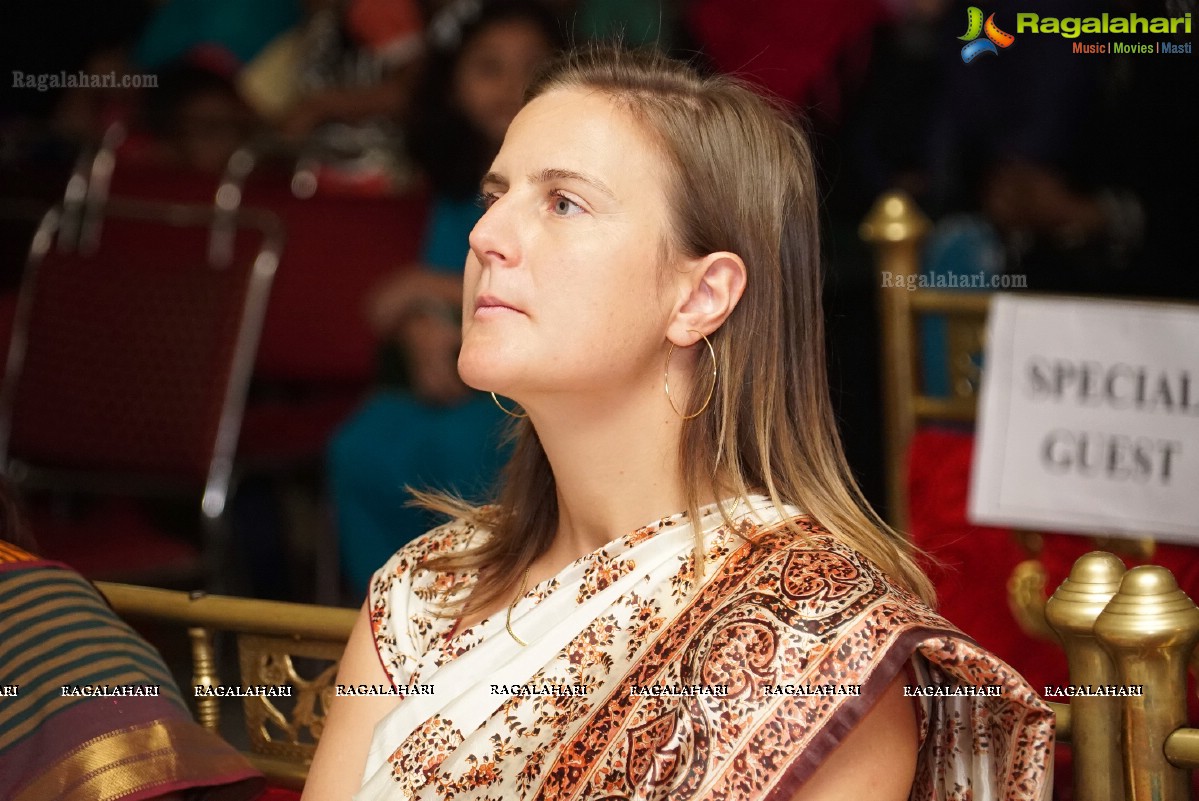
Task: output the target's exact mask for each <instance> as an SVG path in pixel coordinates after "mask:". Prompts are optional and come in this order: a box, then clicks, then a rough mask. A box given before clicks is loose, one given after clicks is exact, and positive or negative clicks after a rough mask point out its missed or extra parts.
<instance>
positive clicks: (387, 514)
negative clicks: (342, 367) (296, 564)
mask: <svg viewBox="0 0 1199 801" xmlns="http://www.w3.org/2000/svg"><path fill="white" fill-rule="evenodd" d="M479 214H480V211H479V208H478V206H477V205H476V204H475V203H474V202H473V201H461V200H453V199H450V198H444V197H442V198H438V199H436V200H435V201H434V204H433V209H432V212H431V214H430V218H429V224H428V227H427V228H426V230H425V247H424V251H423V253H422V260H423V261H424V263H425V264H426V265H428V266H429V267H431V268H432V269H434V270H437V271H439V272H446V273H458V274H461V272H462V266H463V263H464V262H465V260H466V249H467V244H466V242H467V236H468V235H469V234H470V230H471V228H473V227H474V224H475V222H477V221H478V219H479ZM505 419H506V418H505V416H504V413H503V412H502V411H500V410H499V408H498V407H497V406H496V405H495V404H494V403H493V402H492V400H491V396H490V395H488V394H486V393H482V392H475V393H471V395H470V397H469V398H467V399H466V400H464V401H462V402H461V403H458V404H456V405H453V406H432V405H430V404H427V403H425V402H423V401H421V400H419V399H418V398H416V397H415V396H413V395H412V394H411V393H409V392H407V391H405V390H403V389H387V390H384V391H380V392H377V393H376V394H374V395H373V396H372V397H370V398H369V399H368V400H367V401H366V403H365V404H364V405H363V406H362V407H361V408H360V409H358V411H357V412H355V413H354V414H353V415H352V416H351V417H350V418H349V419H348V420H346V421H345V422H344V423H343V424H342V425H341V426H340V427H339V428H338V430H337V431H336V432H334V435H333V439H332V440H331V442H330V445H329V452H328V467H329V481H330V488H331V491H332V495H333V506H334V512H335V517H336V523H337V534H338V546H339V550H340V554H341V565H342V571H343V573H344V574H345V577H346V579H347V580H348V581H349V583H350V586H351V588H352V589H353V590H354V592H356V593H359V594H361V593H364V592H365V591H366V587H367V583H368V582H369V580H370V577H371V574H372V573H373V572H374V571H375V570H376V569H378V567H379V565H381V564H383V563H384V562H385V561H387V559H388V558H389V557H390V556H391V555H392V554H393V553H395V551H396V549H398V548H399V547H400V546H401V545H403V544H404V543H406V542H408V541H409V540H411V539H412V538H413V537H416V536H417V535H418V534H422V533H424V532H425V531H428V530H429V529H430V528H433V527H434V526H436V525H439V524H440V523H442V522H444V521H443V520H439V519H437V518H436V517H435V516H434V515H432V514H431V513H429V512H426V511H425V510H423V509H415V508H412V507H410V506H407V505H406V504H407V502H408V500H409V496H408V493H407V492H406V491H405V487H415V488H423V489H441V490H448V491H450V492H453V493H455V494H459V495H462V496H465V497H467V498H469V499H471V500H483V499H484V498H486V497H487V495H488V492H489V490H490V489H491V488H492V487H493V486H494V485H495V481H496V479H497V477H498V475H499V472H500V468H501V467H502V466H503V463H504V462H505V461H506V459H507V455H508V453H507V448H506V446H505V445H504V444H503V441H502V440H503V436H502V435H503V425H504V420H505Z"/></svg>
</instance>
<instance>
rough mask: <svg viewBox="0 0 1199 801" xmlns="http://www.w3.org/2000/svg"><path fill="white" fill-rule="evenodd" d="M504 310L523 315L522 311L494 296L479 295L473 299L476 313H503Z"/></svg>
mask: <svg viewBox="0 0 1199 801" xmlns="http://www.w3.org/2000/svg"><path fill="white" fill-rule="evenodd" d="M505 310H506V311H513V312H518V313H520V314H524V310H523V309H519V308H517V307H516V306H513V305H512V304H511V303H509V302H508V301H506V300H502V299H500V298H497V297H496V296H495V295H479V297H477V298H475V311H476V312H480V311H484V312H488V311H494V312H498V311H505Z"/></svg>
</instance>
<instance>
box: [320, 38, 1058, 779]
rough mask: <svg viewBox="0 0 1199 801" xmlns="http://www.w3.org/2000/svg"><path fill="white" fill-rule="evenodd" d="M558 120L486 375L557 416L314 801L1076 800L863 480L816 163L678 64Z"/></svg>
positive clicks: (405, 628)
mask: <svg viewBox="0 0 1199 801" xmlns="http://www.w3.org/2000/svg"><path fill="white" fill-rule="evenodd" d="M527 97H528V98H529V99H528V101H527V103H526V105H525V106H524V108H523V109H522V110H521V112H520V113H519V114H518V115H517V117H516V118H515V120H514V121H513V123H512V126H511V127H510V128H509V130H508V134H507V137H506V138H505V140H504V144H503V146H502V148H501V149H500V153H499V155H498V156H497V158H496V160H495V162H494V163H493V165H492V167H491V170H490V171H489V172H488V174H487V175H486V176H485V177H484V179H483V183H482V189H483V193H484V196H485V198H486V202H487V212H486V213H485V214H484V216H483V218H482V219H481V220H480V222H479V223H478V225H476V226H475V228H474V230H473V232H472V233H471V237H470V252H469V254H468V256H467V263H466V279H465V288H464V298H463V310H464V324H463V344H462V350H461V354H460V356H459V360H458V366H459V371H460V373H461V375H462V378H463V380H464V381H466V383H467V384H469V385H471V386H473V387H477V388H479V389H483V390H489V391H493V392H495V393H496V394H497V396H498V395H505V396H507V397H508V398H510V399H511V400H509V401H507V403H510V404H511V403H512V402H513V401H515V402H516V403H518V404H519V406H520V409H523V411H518V410H516V409H512V411H513V413H514V414H520V415H527V417H526V418H522V419H521V420H520V421H519V422H518V423H517V430H516V443H515V450H514V453H513V456H512V459H511V460H510V462H509V464H508V468H507V473H506V476H505V484H504V487H503V489H502V493H501V495H500V496H499V498H498V501H497V503H496V504H495V505H493V506H489V507H484V508H481V509H475V508H470V507H467V506H465V505H457V506H456V507H455V506H454V505H453V504H450V503H448V502H447V501H445V500H444V499H437V498H429V499H427V500H429V501H431V502H433V503H436V504H438V505H439V507H440V508H443V509H446V510H452V511H454V512H455V513H456V514H457V515H458V516H459V520H457V521H456V522H454V523H451V524H449V525H447V526H444V527H442V528H439V529H436V530H434V531H432V532H430V533H429V534H427V535H426V536H424V537H422V538H420V539H418V540H416V541H414V542H413V543H411V544H409V545H408V546H405V547H404V548H403V549H401V550H400V551H399V552H398V553H397V554H396V555H395V556H394V557H393V558H392V559H391V560H390V561H389V562H388V563H387V564H386V565H385V566H384V567H383V568H382V569H381V570H380V571H379V572H378V573H376V575H375V578H374V580H373V581H372V585H371V592H370V597H369V598H368V601H367V604H366V606H365V607H364V609H363V615H362V617H361V619H360V620H359V624H358V627H357V628H356V630H355V632H354V633H353V634H352V635H351V639H350V642H349V644H348V646H347V650H346V654H345V657H344V659H343V662H342V666H341V673H340V679H339V681H340V682H342V683H345V684H354V685H381V686H384V687H391V686H395V687H399V688H400V689H401V690H402V691H403V692H404V693H406V695H404V696H402V697H401V696H383V695H379V696H368V695H367V696H364V695H358V696H354V697H353V698H342V699H339V701H338V702H337V703H335V704H334V706H333V708H332V710H331V712H330V715H329V720H328V726H327V728H326V731H325V734H324V737H323V738H322V742H321V747H320V749H319V750H318V753H317V755H316V759H315V760H314V762H313V766H312V772H311V774H310V781H309V786H308V788H307V790H306V796H305V797H306V798H309V799H344V798H349V797H350V796H351V795H352V794H353V793H354V791H355V790H356V789H359V787H358V786H359V784H360V781H359V779H360V778H361V779H362V782H361V785H362V786H361V789H360V791H359V792H358V795H357V796H355V797H356V798H357V799H367V800H369V801H374V799H406V798H420V799H433V798H452V799H467V798H469V799H498V798H545V799H565V798H581V799H600V798H605V799H607V798H639V799H641V798H645V799H675V798H702V799H725V798H729V799H732V798H741V799H797V800H799V799H803V800H804V801H807V800H810V799H845V798H869V799H877V800H878V801H888V799H901V798H908V797H909V795H910V796H911V797H915V798H934V797H935V798H967V797H973V798H975V799H981V798H1004V799H1007V798H1038V797H1047V792H1048V782H1047V776H1046V774H1047V772H1048V765H1049V762H1048V752H1049V750H1050V749H1051V743H1052V736H1053V735H1052V727H1053V722H1052V714H1051V713H1050V712H1049V710H1048V709H1047V708H1046V707H1045V706H1044V704H1043V703H1041V702H1040V701H1039V700H1038V699H1037V698H1036V696H1035V694H1034V693H1033V691H1032V690H1031V689H1030V688H1029V687H1028V686H1027V685H1026V684H1025V683H1024V682H1023V680H1022V679H1020V677H1019V676H1017V675H1016V674H1015V673H1013V672H1012V671H1011V669H1010V668H1008V667H1007V666H1006V665H1004V664H1003V663H1002V662H999V661H998V660H997V659H995V658H994V657H992V656H991V655H989V654H987V653H986V652H984V651H982V650H981V649H979V648H978V647H977V646H975V645H974V644H973V643H972V641H970V640H969V639H968V638H966V637H965V636H964V635H962V634H961V633H960V632H958V631H957V630H956V629H954V628H953V627H952V625H950V624H949V623H947V622H946V621H945V620H943V619H941V618H939V617H937V616H936V615H935V614H934V613H933V612H932V611H930V610H929V608H928V607H927V606H926V605H925V603H924V602H922V601H921V600H920V598H921V597H925V598H927V597H928V595H929V589H928V583H927V580H926V579H925V578H924V577H923V575H922V574H921V573H920V571H919V570H918V568H917V567H916V566H915V565H914V563H913V561H912V559H911V554H910V553H909V550H908V548H907V546H906V544H905V542H904V540H903V539H902V538H900V537H899V536H897V535H895V534H894V533H893V532H890V531H889V530H888V529H887V528H886V527H885V525H884V524H883V523H882V522H881V521H879V520H878V518H877V517H876V516H875V515H874V514H873V513H872V512H870V511H869V509H868V507H867V506H866V505H865V503H864V502H863V501H862V499H861V497H860V494H859V493H858V491H857V490H856V488H855V486H854V484H853V481H852V478H851V477H850V475H849V471H848V470H847V468H846V466H845V461H844V458H843V456H842V454H841V450H840V446H839V443H838V440H837V435H836V430H835V427H834V423H833V420H832V417H831V414H830V412H829V399H828V393H827V386H826V381H825V375H824V364H823V357H822V353H823V340H822V328H821V319H820V293H819V286H820V281H819V274H818V269H817V267H818V264H819V255H818V252H817V233H816V232H817V217H816V214H817V212H816V205H815V193H814V190H813V186H814V182H813V178H812V170H811V152H810V150H809V148H808V145H807V143H806V141H805V139H804V137H803V136H802V135H801V134H800V133H799V132H797V131H796V130H795V129H794V127H792V126H791V125H790V124H789V123H788V122H786V120H785V117H784V115H783V114H782V113H780V112H779V111H778V110H776V109H773V108H772V107H771V106H770V105H769V104H768V103H766V102H764V101H763V100H761V99H760V98H759V97H757V96H756V95H754V94H753V93H752V92H750V91H749V90H747V89H745V88H744V87H742V86H741V85H739V84H738V83H736V82H735V81H733V80H731V79H728V78H723V77H714V78H701V77H699V76H697V75H695V74H694V73H693V72H692V71H691V70H689V69H688V68H686V67H684V66H682V65H679V64H676V63H673V62H669V61H666V60H663V59H661V58H658V57H654V56H641V55H634V54H628V53H622V52H619V51H603V50H600V51H595V52H592V53H590V54H586V55H582V56H577V57H575V58H573V59H566V60H564V61H562V62H560V63H558V64H557V65H556V66H554V67H553V68H552V69H550V70H549V71H548V72H547V73H545V74H544V75H543V76H542V77H541V78H540V79H538V80H537V81H535V83H534V84H533V86H532V87H531V88H530V90H529V92H528V93H527ZM683 510H686V511H683ZM647 521H651V522H647ZM974 687H979V688H980V689H979V690H974V689H973V688H974ZM930 688H931V689H930ZM991 688H993V689H991ZM397 692H398V691H397ZM988 692H991V693H995V694H994V695H978V694H975V693H988ZM925 693H939V694H937V695H934V696H929V695H925ZM946 693H955V694H953V695H946Z"/></svg>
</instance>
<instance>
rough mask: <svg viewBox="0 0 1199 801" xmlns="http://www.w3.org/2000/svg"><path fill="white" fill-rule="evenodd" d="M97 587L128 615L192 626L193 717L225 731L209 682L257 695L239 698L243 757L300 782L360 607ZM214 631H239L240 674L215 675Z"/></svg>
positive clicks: (279, 777)
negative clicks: (246, 741) (245, 747)
mask: <svg viewBox="0 0 1199 801" xmlns="http://www.w3.org/2000/svg"><path fill="white" fill-rule="evenodd" d="M96 586H98V587H99V588H100V591H101V592H102V593H104V595H105V597H106V598H107V599H108V601H109V603H110V604H112V607H113V609H115V610H116V612H117V613H118V614H120V615H121V616H122V617H124V618H127V619H129V620H131V621H136V620H150V621H160V622H164V623H168V624H172V625H176V626H180V625H182V626H186V627H187V629H188V635H189V637H190V640H191V646H192V669H193V679H192V686H191V687H187V688H184V693H183V694H184V696H185V697H188V698H194V700H195V712H196V717H197V719H198V720H199V722H200V724H201V725H203V726H204V727H205V728H207V729H208V730H210V731H212V732H213V733H216V734H219V733H220V731H219V729H220V707H219V700H220V697H221V696H220V695H219V694H218V693H219V692H220V691H219V690H218V691H213V690H210V689H209V688H230V689H232V688H254V690H255V691H256V692H258V693H260V694H257V695H250V694H246V695H244V696H243V697H242V709H243V711H244V716H245V724H246V733H247V735H248V738H249V743H250V750H249V752H248V753H247V754H246V755H247V756H248V757H249V759H250V761H251V762H253V763H254V764H255V765H256V766H257V767H258V768H259V770H261V771H262V772H263V773H265V774H266V775H267V777H268V778H269V779H270V780H271V782H272V783H273V784H275V785H278V786H283V787H290V788H293V789H299V788H301V787H303V784H304V779H305V777H306V776H307V774H308V765H309V763H311V761H312V755H313V753H314V752H315V751H316V744H317V742H318V741H319V739H320V734H321V731H322V730H323V729H324V721H325V715H326V713H327V712H328V709H329V704H330V702H331V701H332V698H333V695H334V693H335V692H336V688H335V685H334V680H335V678H336V676H337V668H338V664H339V663H340V660H341V654H342V652H343V651H344V650H345V644H346V641H347V640H348V639H349V636H350V629H351V628H352V627H353V625H354V620H355V618H356V617H357V613H356V612H355V611H354V610H351V609H341V608H335V607H325V606H315V605H311V604H296V603H283V602H279V601H258V600H251V599H248V598H233V597H227V596H220V595H205V594H203V593H186V592H179V591H174V590H161V589H156V588H150V587H137V586H132V585H128V584H112V583H107V582H98V583H97V585H96ZM218 632H232V633H233V634H234V635H235V637H236V643H237V655H238V663H239V666H240V670H239V675H238V676H236V677H222V676H221V675H220V674H219V669H218V661H217V659H216V658H215V648H214V635H215V634H216V633H218ZM226 678H229V680H228V681H226V680H225V679H226ZM197 688H203V689H197ZM259 688H265V689H259ZM283 692H287V693H289V694H288V695H283V694H282V693H283Z"/></svg>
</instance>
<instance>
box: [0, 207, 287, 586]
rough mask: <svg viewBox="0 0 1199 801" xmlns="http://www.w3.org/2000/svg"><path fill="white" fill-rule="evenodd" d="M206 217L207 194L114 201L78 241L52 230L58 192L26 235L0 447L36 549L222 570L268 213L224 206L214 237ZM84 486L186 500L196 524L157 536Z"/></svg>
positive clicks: (115, 568)
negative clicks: (185, 200)
mask: <svg viewBox="0 0 1199 801" xmlns="http://www.w3.org/2000/svg"><path fill="white" fill-rule="evenodd" d="M217 222H218V218H217V215H216V213H215V212H214V210H213V209H212V208H211V207H207V206H184V205H167V204H148V203H138V202H131V201H119V200H112V201H110V202H108V203H106V204H105V205H104V207H103V209H102V210H99V211H98V212H96V213H93V214H91V215H90V216H87V217H86V218H85V220H84V224H83V226H82V231H81V235H80V238H79V240H78V241H75V240H74V237H72V236H60V235H59V234H60V233H61V232H63V231H67V232H72V231H75V230H77V229H76V226H74V225H71V224H70V220H69V219H68V220H67V224H66V225H64V215H63V213H62V210H61V209H60V208H56V209H54V210H52V211H51V212H50V213H49V214H47V216H46V218H45V219H44V221H43V223H42V225H41V227H40V228H39V229H38V231H37V234H36V236H35V237H34V241H33V246H32V248H31V252H30V258H29V264H28V268H27V270H26V272H25V275H24V278H23V281H22V285H21V289H20V294H19V299H18V303H17V308H16V313H15V322H14V325H13V333H12V341H11V344H10V347H9V353H8V362H7V370H6V373H5V377H4V384H3V389H2V391H0V459H2V464H3V466H4V469H5V472H6V473H7V474H8V476H9V477H10V479H11V480H12V481H13V483H14V484H15V485H16V486H17V488H18V490H20V491H21V492H22V494H23V495H25V496H26V497H27V498H29V499H30V500H31V501H33V507H32V508H33V512H34V517H35V519H34V521H33V524H34V530H35V531H37V533H38V537H39V540H40V541H41V542H40V544H41V548H42V550H43V552H44V553H45V554H46V555H47V556H50V557H52V558H58V559H62V560H63V561H66V562H69V563H71V564H73V565H75V566H76V567H77V568H78V569H80V571H81V572H83V573H84V574H85V575H88V576H89V577H92V578H105V579H123V580H129V579H135V580H138V581H141V582H146V583H150V582H155V581H157V582H171V581H176V582H177V581H184V580H195V579H197V578H200V577H201V576H202V577H204V578H206V579H207V580H208V582H209V583H210V584H214V585H215V584H216V583H217V582H219V581H220V580H221V579H222V578H224V577H225V576H226V575H227V574H226V573H225V571H224V568H225V567H226V565H225V560H226V558H227V546H228V542H227V540H228V535H227V532H226V530H225V526H224V513H225V509H226V506H227V500H228V497H229V494H230V488H231V482H232V478H233V459H234V454H235V451H236V446H237V439H238V432H239V430H240V423H241V415H242V407H243V404H244V400H245V396H246V390H247V387H248V384H249V379H250V375H251V371H252V368H253V362H254V354H255V350H256V348H257V344H258V337H259V332H260V330H261V325H262V319H263V316H264V314H265V310H266V304H267V299H268V295H269V292H270V287H271V281H272V278H273V276H274V272H275V268H276V265H277V263H278V258H279V252H280V248H281V244H282V229H281V226H280V224H279V221H278V220H277V218H275V216H274V215H272V214H269V213H267V212H260V211H241V212H238V213H237V214H236V215H235V216H233V217H232V218H229V219H228V220H226V221H224V223H222V224H223V225H227V226H228V231H229V232H230V235H231V237H232V238H231V240H230V245H231V246H230V247H229V248H228V250H227V251H226V252H224V253H218V252H217V251H216V249H215V248H214V242H215V241H216V239H215V237H214V231H215V230H218V229H216V228H214V225H215V224H216V223H217ZM46 498H50V499H52V500H51V501H50V504H49V506H45V505H43V504H42V503H41V501H42V500H44V499H46ZM97 498H116V499H129V498H164V499H185V500H186V501H187V502H188V506H187V507H185V508H190V509H192V510H193V511H192V512H191V513H190V514H189V517H190V516H191V515H194V513H195V512H197V511H198V512H199V515H198V518H199V520H200V522H201V526H200V527H199V528H200V534H199V536H198V537H192V538H191V539H189V538H188V537H185V536H172V534H171V533H168V532H167V531H164V530H163V529H162V528H161V527H160V526H157V525H154V524H151V523H150V522H149V521H148V519H147V518H146V517H145V516H144V515H142V514H141V513H140V507H135V506H133V505H131V504H127V503H124V502H123V501H117V502H116V505H112V504H103V503H99V504H98V503H94V502H93V499H97ZM63 499H70V502H69V503H65V502H64V501H63ZM66 509H71V510H73V511H72V513H70V514H63V511H64V510H66ZM45 510H48V511H47V512H46V513H42V512H43V511H45ZM81 510H82V511H81ZM195 519H196V518H195V517H191V520H190V521H186V522H190V523H194V521H195ZM192 528H194V525H193V526H192Z"/></svg>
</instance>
